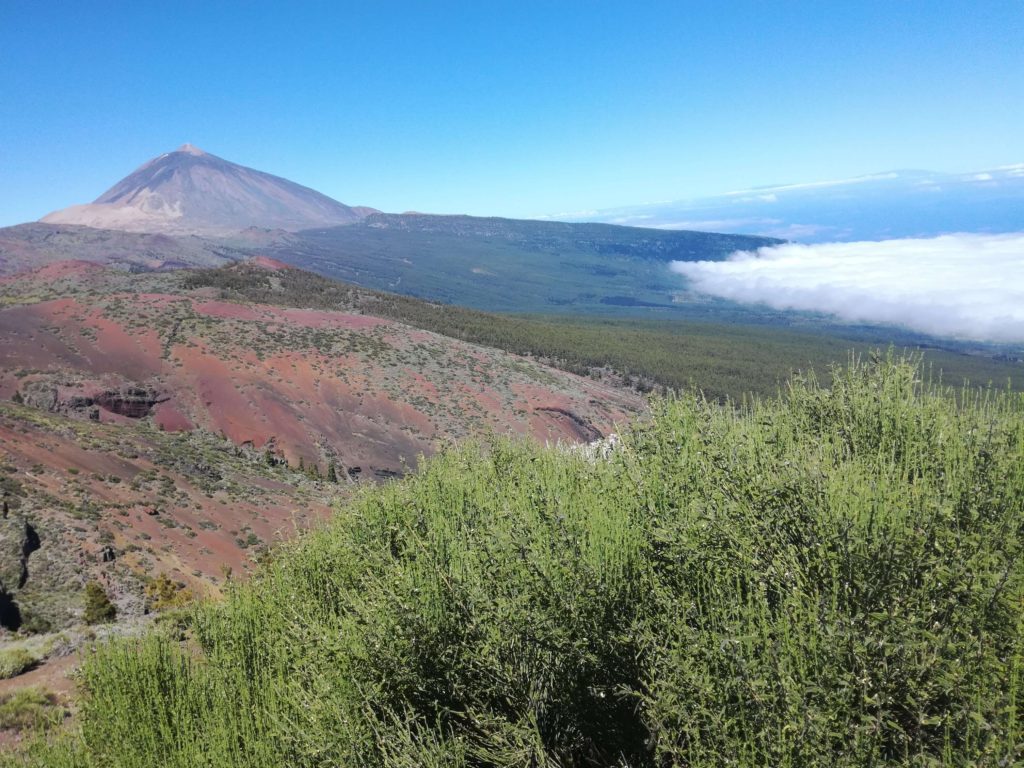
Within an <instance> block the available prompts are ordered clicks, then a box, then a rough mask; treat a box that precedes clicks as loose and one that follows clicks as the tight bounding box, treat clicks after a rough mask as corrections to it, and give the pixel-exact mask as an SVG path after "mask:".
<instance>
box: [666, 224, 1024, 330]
mask: <svg viewBox="0 0 1024 768" xmlns="http://www.w3.org/2000/svg"><path fill="white" fill-rule="evenodd" d="M671 267H672V270H673V271H675V272H678V273H679V274H681V275H685V276H686V277H687V278H689V280H690V282H691V287H692V288H693V289H694V290H697V291H700V292H702V293H708V294H711V295H714V296H719V297H721V298H725V299H731V300H733V301H740V302H748V303H764V304H767V305H769V306H771V307H774V308H776V309H798V310H810V311H816V312H827V313H831V314H834V315H836V316H838V317H840V318H842V319H844V320H848V321H855V322H873V323H886V324H894V325H903V326H906V327H908V328H912V329H914V330H917V331H922V332H924V333H929V334H933V335H936V336H948V337H954V338H963V339H975V340H984V341H996V342H1024V233H1015V234H1009V235H974V234H958V235H945V236H942V237H935V238H928V239H907V240H883V241H876V242H853V243H822V244H816V245H795V244H790V245H780V246H775V247H771V248H760V249H758V250H757V251H756V252H754V251H739V252H737V253H734V254H733V255H732V256H730V257H729V259H728V260H727V261H697V262H685V261H675V262H672V265H671Z"/></svg>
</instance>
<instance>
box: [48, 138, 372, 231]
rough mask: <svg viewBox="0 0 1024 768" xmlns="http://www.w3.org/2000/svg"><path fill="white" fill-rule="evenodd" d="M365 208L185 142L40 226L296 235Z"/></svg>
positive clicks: (343, 219)
mask: <svg viewBox="0 0 1024 768" xmlns="http://www.w3.org/2000/svg"><path fill="white" fill-rule="evenodd" d="M366 210H367V209H353V208H350V207H349V206H347V205H344V204H342V203H339V202H338V201H336V200H332V199H331V198H329V197H327V196H326V195H323V194H321V193H319V192H316V191H315V190H312V189H309V188H308V187H303V186H302V185H300V184H296V183H295V182H292V181H288V180H287V179H282V178H280V177H278V176H272V175H271V174H269V173H264V172H262V171H257V170H254V169H252V168H246V167H245V166H242V165H238V164H236V163H232V162H229V161H227V160H223V159H221V158H219V157H217V156H215V155H211V154H209V153H207V152H203V151H202V150H200V149H198V148H196V147H193V146H192V145H190V144H185V145H184V146H182V147H180V148H179V149H178V150H176V151H174V152H168V153H165V154H163V155H160V156H159V157H157V158H155V159H153V160H151V161H149V162H148V163H146V164H145V165H143V166H142V167H141V168H139V169H138V170H136V171H135V172H134V173H132V174H131V175H129V176H127V177H126V178H124V179H122V180H121V181H119V182H118V183H117V184H115V185H114V186H113V187H111V188H110V189H109V190H107V191H106V192H104V193H103V194H102V195H100V196H99V197H98V198H97V199H96V200H95V201H94V202H92V203H90V204H88V205H76V206H72V207H71V208H66V209H64V210H61V211H56V212H54V213H51V214H49V215H48V216H45V217H43V219H42V221H43V222H45V223H48V224H81V225H85V226H89V227H96V228H100V229H119V230H127V231H132V232H175V233H206V234H225V233H230V232H235V231H237V230H241V229H245V228H246V227H251V226H258V227H265V228H270V229H284V230H290V231H294V230H299V229H306V228H310V227H324V226H334V225H338V224H349V223H352V222H354V221H358V220H359V219H361V218H362V217H363V216H364V215H365V211H366Z"/></svg>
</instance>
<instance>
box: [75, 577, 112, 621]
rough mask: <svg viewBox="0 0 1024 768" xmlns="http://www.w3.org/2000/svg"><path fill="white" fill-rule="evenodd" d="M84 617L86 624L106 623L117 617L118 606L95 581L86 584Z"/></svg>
mask: <svg viewBox="0 0 1024 768" xmlns="http://www.w3.org/2000/svg"><path fill="white" fill-rule="evenodd" d="M82 618H83V620H84V621H85V623H86V624H105V623H107V622H110V621H113V620H114V619H115V618H117V607H116V606H115V605H114V604H113V603H112V602H110V598H109V597H107V593H106V592H104V591H103V587H102V586H101V585H100V584H99V583H97V582H95V581H90V582H89V583H88V584H86V585H85V613H84V614H83V615H82Z"/></svg>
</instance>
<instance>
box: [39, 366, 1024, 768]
mask: <svg viewBox="0 0 1024 768" xmlns="http://www.w3.org/2000/svg"><path fill="white" fill-rule="evenodd" d="M655 412H656V413H655V416H654V418H653V420H651V421H650V422H648V423H645V424H642V425H638V426H637V427H635V428H634V429H633V430H632V431H631V432H629V433H628V434H627V435H625V436H624V438H623V441H622V443H621V445H620V446H619V447H618V448H617V449H616V450H615V451H613V452H612V453H611V455H610V456H609V457H608V458H607V459H599V460H594V459H592V458H588V457H587V456H586V455H583V454H580V453H577V452H572V451H566V450H558V449H542V448H539V447H536V446H533V445H529V444H525V443H519V442H509V441H505V440H493V441H491V442H489V443H488V444H487V445H470V446H464V447H462V448H458V449H454V450H452V451H449V452H448V453H446V454H444V455H442V456H440V457H438V458H437V459H435V460H433V461H431V462H428V463H427V465H426V467H425V469H424V470H423V471H422V472H421V473H419V474H418V475H416V476H414V477H411V478H409V479H407V480H406V481H404V482H403V483H400V484H394V485H391V486H388V487H386V488H381V489H377V490H373V491H369V492H367V493H365V494H364V495H363V496H362V497H360V498H359V499H358V500H357V501H356V502H355V503H353V504H351V505H350V506H348V507H346V508H345V509H344V510H342V511H340V512H339V514H338V515H337V516H336V517H335V519H334V520H333V521H332V522H331V523H330V524H328V525H327V526H326V527H325V528H324V529H322V530H319V531H317V532H315V533H312V534H311V535H308V536H307V537H305V538H304V539H303V540H301V541H300V542H297V543H295V544H292V545H290V546H288V547H287V548H285V549H284V550H282V551H281V552H280V553H279V555H278V556H277V557H275V558H274V560H273V562H272V563H270V564H269V565H268V566H267V567H266V568H265V569H264V570H263V571H262V572H261V573H260V574H259V575H258V576H257V577H256V578H255V579H254V580H253V581H252V582H251V583H249V584H246V585H240V586H237V587H235V589H234V591H233V592H232V593H231V595H230V596H229V597H228V599H227V600H226V601H225V602H223V603H222V604H219V605H211V606H205V607H200V608H199V609H197V613H196V615H195V619H194V624H193V626H194V634H195V638H194V642H195V644H196V646H197V647H195V648H183V647H182V646H181V645H180V643H178V642H177V641H176V640H175V639H173V638H171V637H169V636H168V637H165V636H163V635H160V634H153V635H150V636H148V637H146V638H144V639H142V640H132V641H122V642H120V643H117V644H113V645H110V646H107V647H104V648H102V649H100V650H99V651H98V652H97V653H96V654H95V656H94V657H93V658H92V659H91V660H90V662H89V663H88V664H87V665H86V667H85V670H84V686H85V689H86V695H85V698H84V701H83V703H82V712H81V732H80V734H79V735H78V736H77V737H76V740H74V741H72V742H69V743H67V744H65V745H63V746H59V747H53V746H51V747H50V748H49V750H50V751H48V752H45V753H43V754H41V755H40V756H38V757H37V758H36V759H37V760H39V761H40V762H49V764H54V765H57V764H60V765H83V766H86V765H88V766H92V765H96V766H98V765H103V766H153V765H161V766H190V767H191V766H218V767H219V766H268V767H269V766H281V765H288V766H323V765H358V766H396V767H397V766H409V767H410V768H411V767H412V766H459V765H464V766H495V767H497V766H509V767H511V766H524V767H526V766H552V767H553V766H563V767H569V766H614V765H619V766H627V765H628V766H652V767H653V766H674V765H685V766H722V765H743V766H818V765H821V766H826V765H827V766H868V765H876V766H877V765H890V764H891V765H897V764H898V765H915V766H931V765H967V764H977V765H1010V764H1016V763H1018V761H1020V760H1022V759H1024V747H1022V744H1021V741H1022V735H1021V724H1020V717H1019V714H1018V713H1019V712H1020V711H1021V708H1022V706H1024V693H1022V691H1024V687H1022V682H1024V681H1022V679H1021V677H1022V672H1024V666H1022V662H1024V552H1022V551H1021V549H1022V540H1021V537H1022V524H1024V509H1022V505H1024V400H1022V398H1021V397H1020V396H1019V395H1012V394H999V393H994V392H991V391H977V392H963V391H962V392H958V393H953V392H950V391H946V390H942V389H938V388H935V387H931V386H929V385H927V384H923V383H922V382H921V381H920V380H919V367H918V366H916V365H915V364H914V363H913V362H910V363H908V362H903V361H892V360H889V361H880V362H879V361H875V362H872V363H854V364H852V365H851V366H850V367H849V368H847V369H845V370H841V371H835V372H834V375H833V384H832V386H831V387H830V388H828V389H826V388H823V387H821V386H819V385H818V384H817V383H816V382H815V381H814V380H813V379H804V380H797V381H794V382H793V383H792V384H791V385H790V387H789V389H788V391H787V392H786V393H785V395H784V396H782V397H781V398H779V399H778V400H772V401H765V402H752V403H749V404H747V405H745V406H743V407H739V408H737V407H729V406H727V407H723V406H720V405H717V404H714V403H711V402H708V401H706V400H704V399H701V398H699V397H695V396H686V397H679V398H674V399H667V400H662V401H658V402H656V403H655Z"/></svg>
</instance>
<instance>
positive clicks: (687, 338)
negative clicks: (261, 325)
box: [180, 264, 1024, 401]
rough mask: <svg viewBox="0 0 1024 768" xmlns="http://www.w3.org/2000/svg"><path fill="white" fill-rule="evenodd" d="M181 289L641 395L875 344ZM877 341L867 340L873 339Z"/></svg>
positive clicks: (379, 296)
mask: <svg viewBox="0 0 1024 768" xmlns="http://www.w3.org/2000/svg"><path fill="white" fill-rule="evenodd" d="M180 274H181V275H182V277H181V280H182V281H183V285H184V287H185V288H189V289H192V288H204V287H213V288H217V289H219V290H220V291H221V295H222V296H223V297H224V298H228V299H233V300H236V301H255V302H257V303H265V304H282V305H285V306H294V307H315V308H320V309H342V310H345V311H358V312H363V313H365V314H368V315H374V316H377V317H387V318H391V319H393V320H398V321H400V322H403V323H407V324H408V325H412V326H414V327H417V328H424V329H426V330H430V331H434V332H435V333H440V334H443V335H445V336H450V337H453V338H456V339H461V340H463V341H469V342H472V343H474V344H481V345H483V346H487V347H495V348H498V349H503V350H506V351H508V352H513V353H515V354H519V355H529V356H532V357H536V358H538V359H540V360H542V361H544V362H546V363H549V364H552V365H555V366H557V367H560V368H563V369H565V370H568V371H571V372H572V373H577V374H582V375H588V374H593V373H595V372H601V371H611V372H613V373H614V375H616V376H618V377H620V378H621V379H623V380H624V381H625V382H626V383H628V384H631V385H632V386H634V387H636V388H637V389H640V390H642V391H649V390H651V389H657V388H670V389H685V388H687V387H689V386H691V385H692V386H696V387H698V388H699V389H700V390H701V391H702V392H704V393H705V394H706V395H708V396H709V397H710V398H713V399H724V398H726V397H729V398H732V399H733V400H737V401H738V400H740V399H741V398H742V397H743V396H744V395H746V394H750V393H754V394H757V395H774V394H776V393H777V392H778V389H779V386H780V384H781V383H783V382H784V381H785V380H786V379H787V378H788V377H789V376H790V375H791V374H792V373H793V372H794V371H797V370H808V369H812V368H813V369H816V370H817V371H818V372H819V373H820V374H821V375H823V376H826V377H827V375H828V369H829V364H830V363H831V361H833V360H837V359H842V358H843V356H844V355H846V354H847V353H848V351H849V350H850V348H851V347H855V348H857V349H858V350H859V351H863V352H867V351H869V349H870V347H869V345H870V344H871V343H872V342H874V343H878V342H879V341H880V339H879V338H877V336H875V337H872V335H871V333H870V332H867V331H864V330H862V329H855V328H850V329H847V331H848V336H847V337H845V338H841V337H839V336H836V335H829V334H826V333H814V332H810V331H807V330H804V331H800V330H793V329H787V328H782V327H778V326H770V327H768V326H756V325H741V324H738V323H737V322H719V323H712V322H706V321H693V320H685V319H679V318H676V319H671V320H670V319H661V320H652V319H648V320H642V319H636V318H608V317H586V316H582V315H575V316H563V317H544V316H521V315H520V316H517V315H498V314H493V313H490V312H481V311H480V310H475V309H469V308H467V307H459V306H451V305H447V304H437V303H432V302H426V301H422V300H420V299H415V298H412V297H410V296H402V295H399V294H394V293H384V292H380V291H372V290H369V289H366V288H360V287H357V286H355V285H350V284H346V283H341V282H338V281H336V280H331V279H328V278H325V277H322V276H320V275H317V274H313V273H311V272H306V271H303V270H299V269H288V270H280V271H277V272H268V271H267V270H265V269H260V268H258V267H256V266H252V265H249V264H234V265H231V266H227V267H222V268H220V269H201V270H188V271H183V272H181V273H180ZM876 333H877V332H876ZM884 333H885V334H886V336H887V338H888V339H893V338H898V339H899V342H898V343H901V344H907V345H910V346H913V345H914V344H915V343H917V342H918V341H919V339H915V338H911V337H908V335H907V334H904V333H901V332H899V331H897V330H895V329H887V330H886V331H884ZM928 362H929V365H930V366H931V367H932V370H933V371H934V373H935V375H936V377H937V376H938V375H939V374H940V373H941V374H942V376H943V379H944V380H945V381H946V382H948V383H953V384H956V385H958V386H959V385H960V384H962V383H963V382H964V381H965V380H970V381H971V382H973V383H975V384H982V385H984V384H988V383H989V382H992V383H994V384H995V385H996V386H1000V387H1002V386H1006V385H1007V382H1010V383H1011V385H1012V386H1014V387H1015V388H1017V389H1020V388H1021V386H1022V385H1024V366H1021V365H1020V364H1019V363H1014V362H1011V361H1009V360H995V359H992V358H991V357H985V356H982V355H980V354H979V355H968V354H963V353H955V352H950V351H944V350H938V349H933V350H929V352H928Z"/></svg>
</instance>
